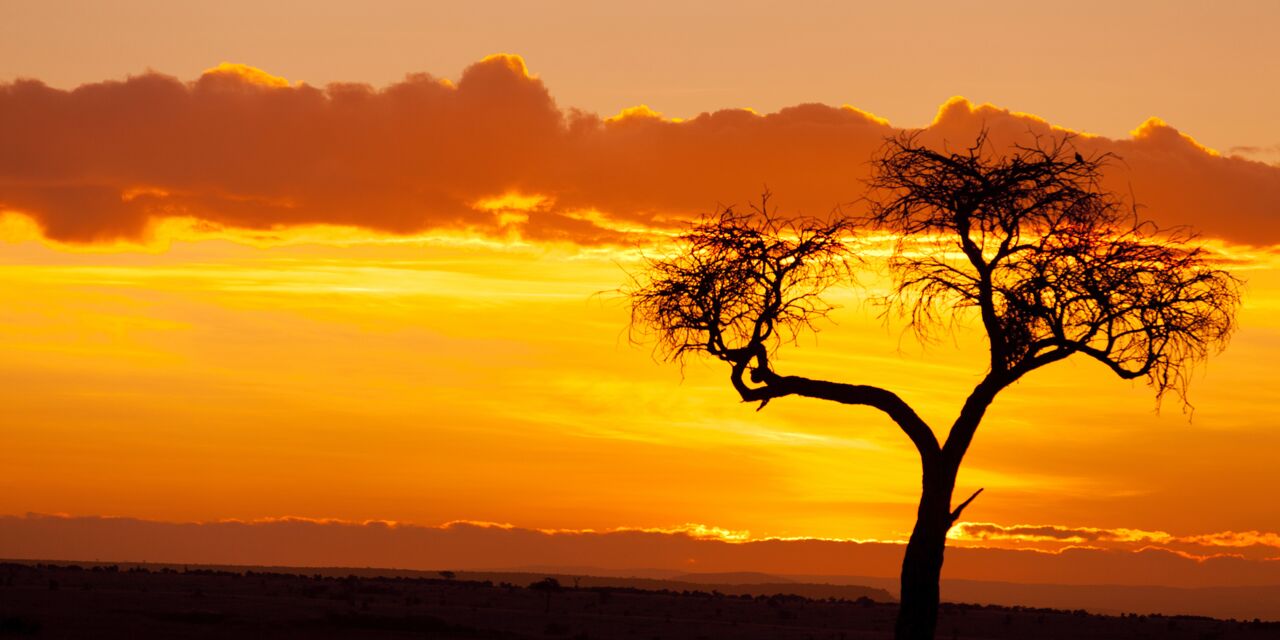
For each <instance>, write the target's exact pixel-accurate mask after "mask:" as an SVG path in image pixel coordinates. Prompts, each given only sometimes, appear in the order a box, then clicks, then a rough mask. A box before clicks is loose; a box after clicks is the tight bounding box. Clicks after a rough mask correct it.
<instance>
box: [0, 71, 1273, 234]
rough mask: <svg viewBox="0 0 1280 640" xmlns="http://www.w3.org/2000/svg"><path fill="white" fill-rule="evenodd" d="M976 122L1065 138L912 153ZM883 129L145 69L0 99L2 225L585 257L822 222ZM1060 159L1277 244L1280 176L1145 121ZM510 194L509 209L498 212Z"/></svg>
mask: <svg viewBox="0 0 1280 640" xmlns="http://www.w3.org/2000/svg"><path fill="white" fill-rule="evenodd" d="M1064 124H1070V123H1064ZM982 127H987V128H989V129H990V130H991V131H992V137H993V141H994V142H995V143H996V144H997V145H1001V144H1008V143H1010V142H1011V141H1014V140H1024V141H1025V140H1027V139H1028V136H1031V135H1035V134H1042V135H1062V133H1063V131H1062V130H1058V129H1054V128H1052V127H1051V126H1050V125H1049V124H1048V123H1046V122H1044V121H1043V120H1040V119H1038V118H1035V117H1033V116H1028V115H1024V114H1017V113H1011V112H1009V111H1005V110H1002V109H998V108H995V107H991V106H980V107H975V106H974V105H971V104H969V103H968V102H965V101H963V100H953V101H951V102H948V103H947V104H946V105H944V106H943V107H942V108H941V109H940V111H939V115H938V118H937V120H936V121H935V122H934V123H933V124H932V125H930V127H929V128H928V130H927V132H926V137H927V139H929V140H931V141H933V142H936V143H941V142H942V141H949V143H950V144H963V143H964V142H965V141H966V140H971V139H972V137H973V135H974V133H975V132H976V131H977V130H978V129H980V128H982ZM897 131H899V130H898V129H896V128H894V127H893V126H891V125H890V124H889V123H887V122H885V121H884V120H882V119H879V118H876V117H875V116H873V115H870V114H867V113H864V112H862V111H859V110H857V109H855V108H852V107H832V106H826V105H820V104H806V105H799V106H795V107H790V108H787V109H783V110H780V111H778V112H777V113H771V114H767V115H759V114H756V113H753V112H751V111H748V110H742V109H729V110H723V111H717V112H715V113H705V114H702V115H700V116H698V117H696V118H692V119H690V120H686V121H680V122H675V121H671V120H667V119H663V118H661V117H660V116H658V115H657V114H655V113H654V112H652V111H650V110H648V109H645V108H637V109H631V110H628V111H626V112H624V113H623V114H620V115H619V116H616V117H612V118H607V117H603V116H600V115H597V114H591V113H583V112H580V111H576V110H572V109H565V108H563V107H562V106H560V105H557V104H556V102H555V100H554V99H553V97H552V94H551V92H550V91H549V90H548V88H547V87H546V86H544V85H543V83H542V82H541V80H539V79H538V78H537V77H536V76H534V75H531V74H530V73H529V72H528V70H526V69H525V66H524V63H523V61H522V60H521V59H520V58H518V57H515V56H502V55H499V56H492V57H490V58H486V59H485V60H483V61H481V62H477V63H476V64H474V65H472V66H470V67H469V68H467V69H466V70H465V71H464V72H463V73H462V76H461V77H460V78H459V79H458V80H457V82H456V83H454V82H450V81H447V80H443V79H439V78H435V77H432V76H429V75H426V74H419V75H411V76H409V77H407V78H405V79H404V80H403V81H402V82H400V83H397V84H394V85H391V86H388V87H384V88H374V87H370V86H368V85H363V84H333V85H329V86H327V87H324V88H318V87H313V86H309V85H305V84H301V85H293V84H290V83H288V82H287V81H286V80H284V79H281V78H276V77H274V76H271V75H270V74H268V73H265V72H263V71H260V70H257V69H253V68H250V67H245V66H240V65H221V66H219V67H217V68H215V69H212V70H210V71H208V72H206V73H205V74H204V75H202V76H201V77H200V78H198V79H196V80H194V81H191V82H184V81H182V80H179V79H177V78H173V77H170V76H165V75H161V74H158V73H151V72H149V73H145V74H142V75H137V76H132V77H129V78H128V79H126V80H123V81H109V82H101V83H95V84H89V85H83V86H81V87H78V88H76V89H74V90H70V91H67V90H61V89H55V88H51V87H48V86H46V85H44V84H43V83H41V82H40V81H38V80H18V81H16V82H12V83H7V84H0V141H3V142H0V210H8V211H15V212H20V213H23V214H26V215H28V216H30V217H31V218H32V219H34V220H35V222H36V223H37V225H38V226H39V227H40V229H41V230H42V233H43V234H44V235H45V236H46V237H48V238H51V239H54V240H58V241H64V242H75V243H93V242H107V241H112V240H117V239H129V240H145V239H146V238H147V237H148V234H149V233H150V232H151V229H152V225H153V223H154V222H156V221H158V220H163V219H166V218H182V219H190V220H196V221H198V222H197V224H204V225H213V226H217V227H231V228H242V229H257V230H261V229H280V228H287V227H291V226H296V225H306V224H331V225H345V226H354V227H360V228H365V229H370V230H375V231H379V232H388V233H416V232H423V231H430V230H440V229H467V230H471V231H476V232H480V233H485V234H490V235H494V236H508V235H511V234H518V235H520V236H521V237H524V238H526V239H533V240H563V241H570V242H575V243H581V244H598V243H608V242H617V241H620V240H623V239H624V238H625V236H626V234H627V233H628V232H629V231H630V230H634V229H645V228H662V227H668V226H670V225H672V224H674V223H675V222H676V221H679V220H683V219H687V218H689V217H691V216H694V215H696V214H698V213H702V212H706V211H709V210H711V209H713V208H714V207H715V206H717V204H719V203H724V204H728V203H734V202H737V203H742V202H745V201H746V200H748V199H750V198H753V197H754V196H755V195H756V194H758V193H759V192H760V190H761V189H762V188H763V187H764V186H765V185H768V186H769V187H770V188H771V189H772V190H773V192H774V193H775V194H777V198H776V200H775V202H778V203H779V204H780V205H781V206H782V207H783V208H784V209H785V210H787V211H798V212H803V213H807V214H824V213H826V212H828V211H830V210H831V209H832V208H833V207H835V206H836V205H839V204H841V203H850V202H853V201H856V200H857V199H858V198H860V197H861V196H862V195H863V189H862V184H861V182H860V181H861V180H862V179H863V178H865V177H866V176H867V173H868V170H869V165H868V160H869V159H870V158H871V157H872V155H873V154H874V153H875V152H876V150H877V149H878V148H879V146H880V145H881V143H882V142H883V140H884V138H885V137H886V136H889V135H892V134H894V133H895V132H897ZM1078 146H1079V147H1080V148H1081V150H1082V151H1084V152H1085V153H1096V152H1106V151H1110V152H1114V153H1116V154H1117V155H1119V156H1120V157H1121V158H1122V159H1123V160H1122V161H1118V162H1116V163H1115V164H1114V165H1113V166H1112V168H1111V173H1110V176H1109V184H1108V185H1107V186H1108V187H1110V188H1113V189H1116V190H1118V191H1119V192H1121V193H1129V192H1130V191H1131V190H1132V193H1133V194H1134V195H1135V196H1136V198H1137V200H1138V201H1139V202H1141V203H1142V204H1144V205H1145V206H1146V207H1147V213H1148V215H1150V216H1151V217H1153V218H1154V219H1156V220H1158V221H1160V222H1162V223H1164V224H1190V225H1193V226H1195V227H1197V228H1199V229H1201V230H1202V231H1204V232H1205V233H1206V234H1208V235H1211V236H1217V237H1222V238H1225V239H1228V240H1232V241H1237V242H1243V243H1250V244H1275V243H1280V215H1278V214H1280V167H1276V166H1270V165H1267V164H1264V163H1261V162H1254V161H1250V160H1245V159H1242V158H1239V157H1224V156H1220V155H1218V154H1217V153H1215V152H1212V151H1210V150H1208V149H1205V148H1203V147H1201V146H1200V145H1198V144H1196V143H1195V142H1194V141H1193V140H1191V139H1190V138H1188V137H1186V136H1184V135H1182V134H1181V133H1179V132H1178V131H1177V130H1175V129H1173V128H1172V127H1170V126H1168V125H1165V124H1164V123H1161V122H1159V121H1158V120H1151V121H1149V122H1147V123H1146V124H1144V125H1142V126H1141V127H1139V128H1138V129H1136V130H1135V131H1134V133H1133V137H1132V138H1130V139H1125V140H1110V139H1107V138H1100V137H1081V138H1080V139H1079V140H1078ZM512 194H514V195H519V196H522V197H517V198H508V199H504V198H503V196H506V195H512Z"/></svg>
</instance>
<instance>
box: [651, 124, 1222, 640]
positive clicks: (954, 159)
mask: <svg viewBox="0 0 1280 640" xmlns="http://www.w3.org/2000/svg"><path fill="white" fill-rule="evenodd" d="M1109 159H1110V157H1109V156H1108V155H1098V156H1094V157H1091V158H1085V157H1083V156H1081V155H1080V153H1079V152H1077V151H1075V149H1074V147H1073V146H1072V145H1071V140H1070V138H1069V137H1067V138H1057V139H1038V140H1037V141H1036V142H1035V144H1033V145H1031V146H1013V147H1010V148H1008V149H1006V150H1004V151H1001V152H998V151H996V150H993V149H992V145H990V144H989V143H988V141H987V139H986V136H985V134H980V135H979V136H978V138H977V140H976V142H975V143H974V144H973V145H972V146H970V147H968V148H966V149H963V150H960V151H947V150H937V149H934V148H931V147H929V146H927V145H925V144H923V143H922V142H921V141H920V140H919V139H918V137H917V136H916V135H915V134H902V135H900V136H898V137H894V138H891V139H889V140H888V141H887V142H886V144H885V147H884V148H883V150H882V151H881V152H880V153H879V154H878V155H877V156H876V157H875V158H874V160H873V175H872V178H871V181H870V185H869V186H870V197H869V202H870V206H869V213H868V214H867V215H865V216H862V217H859V218H846V217H833V218H832V219H828V220H819V219H814V218H787V217H782V216H779V215H777V213H776V212H775V211H772V210H770V209H769V204H768V197H767V194H766V197H765V198H763V199H762V203H761V205H760V206H758V207H753V208H752V210H751V211H750V212H743V213H739V212H735V211H734V210H733V209H732V208H726V209H723V210H722V211H720V212H719V213H717V214H716V215H714V216H711V217H709V218H705V219H703V220H701V221H700V222H697V223H695V224H694V225H693V226H692V228H691V229H690V230H689V231H687V232H686V233H684V234H682V235H680V236H679V237H678V239H677V241H676V243H675V246H674V247H673V251H671V252H669V253H667V254H666V255H665V256H664V257H660V258H654V259H650V260H648V262H647V263H646V266H645V268H644V269H643V270H642V271H641V272H640V273H638V274H636V275H635V276H634V282H633V285H632V286H631V288H629V289H628V291H627V293H628V294H629V296H630V299H631V303H632V318H631V321H632V327H633V328H634V329H637V330H641V331H645V332H648V333H649V334H651V335H652V336H653V337H654V338H656V341H657V344H658V346H659V348H660V349H661V350H662V351H663V352H664V353H665V354H666V355H668V356H670V357H671V358H673V359H681V358H683V357H685V356H688V355H691V354H699V355H708V356H711V357H713V358H716V359H719V360H721V361H724V362H725V363H726V364H727V365H728V367H729V371H730V375H729V380H730V383H731V384H732V385H733V388H734V390H735V391H736V392H737V393H738V395H739V396H740V397H741V399H742V400H743V401H744V402H758V403H760V404H759V408H760V409H763V408H764V406H765V405H766V404H768V402H769V401H771V400H773V399H775V398H781V397H784V396H802V397H808V398H816V399H820V400H828V401H832V402H837V403H841V404H847V405H864V406H868V407H872V408H874V409H877V410H879V411H880V412H882V413H884V414H885V415H886V416H887V417H888V418H890V419H891V420H892V421H893V422H894V423H896V424H897V426H898V427H899V428H901V430H902V432H903V433H904V434H906V436H907V437H908V438H909V439H910V440H911V442H912V443H913V444H914V445H915V448H916V450H917V451H918V452H919V455H920V463H921V468H922V472H923V473H922V491H921V498H920V504H919V509H918V512H917V518H916V524H915V528H914V530H913V531H912V534H911V538H910V541H909V542H908V544H907V548H906V552H905V555H904V558H903V563H902V576H901V606H900V609H899V615H898V622H897V626H896V637H897V638H899V639H904V640H905V639H912V640H916V639H923V638H932V637H933V634H934V630H935V627H936V625H937V609H938V585H939V578H940V575H941V570H942V563H943V551H944V547H945V543H946V536H947V532H948V530H949V529H950V528H951V526H952V525H953V524H954V523H955V522H956V521H957V520H958V519H959V518H960V515H961V512H962V511H963V510H964V508H965V507H966V506H968V504H969V503H970V502H971V501H972V500H973V499H974V498H975V497H977V495H978V493H980V492H981V491H982V490H981V489H979V490H978V492H977V493H974V494H973V495H972V496H970V497H969V498H968V499H966V500H964V501H963V502H961V503H959V504H958V505H956V506H954V507H953V506H952V492H953V490H954V488H955V483H956V475H957V473H958V471H959V468H960V463H961V460H963V458H964V455H965V452H966V451H967V450H968V448H969V445H970V443H971V442H972V440H973V436H974V432H975V431H976V430H977V428H978V425H979V423H980V422H981V421H982V417H983V415H984V413H985V412H986V410H987V407H988V406H989V405H990V404H991V402H992V401H993V400H994V399H995V397H996V395H997V394H998V393H1000V391H1002V390H1003V389H1005V388H1007V387H1009V386H1010V385H1012V384H1013V383H1015V382H1017V381H1018V380H1019V379H1020V378H1022V377H1023V376H1025V375H1026V374H1028V373H1030V372H1031V371H1034V370H1036V369H1039V368H1040V367H1044V366H1046V365H1049V364H1052V363H1054V362H1058V361H1060V360H1063V359H1065V358H1068V357H1071V356H1075V355H1079V356H1082V357H1086V358H1092V359H1094V360H1097V361H1098V362H1101V363H1102V364H1104V365H1106V367H1108V368H1109V369H1110V370H1111V371H1112V372H1113V373H1115V374H1116V375H1118V376H1119V377H1121V378H1124V379H1138V378H1143V379H1145V380H1146V382H1147V383H1148V384H1149V385H1150V386H1151V388H1152V389H1153V390H1154V391H1155V394H1156V397H1157V401H1159V399H1160V398H1161V397H1163V396H1164V395H1165V394H1166V393H1168V392H1170V391H1172V392H1174V393H1175V394H1176V395H1177V396H1178V397H1179V398H1180V399H1181V400H1183V402H1184V403H1185V399H1186V396H1185V391H1186V384H1187V381H1188V378H1189V371H1190V369H1191V368H1192V367H1193V366H1194V365H1195V364H1197V363H1198V362H1200V361H1202V360H1203V359H1204V358H1206V357H1207V356H1208V355H1209V354H1210V353H1212V352H1215V351H1218V350H1221V349H1222V348H1223V347H1225V346H1226V342H1227V339H1228V338H1229V336H1230V334H1231V332H1232V329H1233V327H1234V318H1235V311H1236V308H1237V307H1238V305H1239V300H1240V297H1239V286H1238V281H1237V280H1236V279H1235V278H1234V277H1232V276H1231V275H1230V274H1228V273H1227V272H1225V271H1223V270H1222V269H1219V268H1217V266H1215V263H1214V260H1213V258H1212V256H1211V254H1209V253H1208V252H1207V251H1206V250H1205V249H1204V248H1203V247H1202V246H1200V245H1198V244H1196V243H1195V241H1194V236H1193V235H1192V234H1191V233H1190V232H1188V231H1186V230H1179V229H1175V230H1169V231H1162V230H1160V229H1158V228H1156V226H1155V225H1154V224H1152V223H1150V222H1144V221H1142V220H1140V219H1139V217H1138V215H1137V212H1136V208H1132V207H1126V206H1125V204H1124V202H1123V201H1122V200H1121V199H1120V198H1118V197H1117V196H1115V195H1114V194H1112V193H1109V192H1107V191H1105V190H1104V189H1102V188H1101V187H1100V184H1099V178H1100V176H1101V172H1102V169H1103V168H1104V167H1105V165H1106V164H1107V161H1108V160H1109ZM867 230H876V231H880V232H882V233H883V232H890V233H891V234H893V235H894V236H895V237H896V241H895V243H894V245H895V248H894V251H893V252H892V255H891V257H890V258H889V259H888V262H887V264H888V268H889V270H890V273H891V276H892V288H891V293H890V295H889V296H887V297H886V298H885V299H884V300H883V302H884V303H885V304H886V305H887V306H886V310H887V311H892V310H896V311H897V312H899V313H898V314H894V315H895V316H898V315H899V314H900V317H903V318H905V319H906V321H907V323H908V324H910V325H911V327H913V328H914V329H915V330H916V331H917V332H918V333H920V334H922V335H926V336H928V335H932V334H934V333H935V332H936V331H939V330H942V329H944V328H947V327H951V326H953V325H954V323H953V322H950V321H951V320H956V319H959V316H960V315H962V314H966V313H971V314H975V315H976V316H977V317H978V318H980V319H981V326H982V328H983V330H984V332H985V334H986V338H987V342H988V346H989V347H990V361H989V362H988V363H987V369H986V375H985V376H984V377H983V378H982V380H981V382H979V383H978V384H977V386H976V387H975V388H974V389H973V391H972V393H971V394H970V395H969V397H968V399H967V400H966V401H965V402H964V405H963V406H962V407H961V408H960V411H959V415H958V416H957V417H956V419H955V421H954V422H953V424H952V425H951V429H950V431H949V432H948V435H947V438H946V440H945V441H941V442H940V441H939V438H938V436H937V435H936V433H935V432H934V430H933V429H932V428H931V427H930V426H929V425H928V424H927V423H926V422H925V421H924V420H923V419H921V417H920V416H919V415H918V414H917V413H916V412H915V410H914V409H912V407H911V406H910V405H909V404H908V403H907V402H906V401H905V400H903V399H902V398H901V397H900V396H898V395H897V394H895V393H894V392H892V391H890V390H888V389H884V388H881V387H878V386H872V385H867V384H851V383H846V382H837V381H829V380H819V379H814V378H806V377H801V376H795V375H784V374H782V373H779V372H778V371H777V370H776V368H775V366H774V365H773V363H772V361H771V357H772V356H774V354H775V353H776V350H777V349H778V348H779V347H780V346H781V345H784V344H787V343H789V342H793V341H794V340H795V338H796V337H797V336H798V335H800V333H802V332H803V331H806V330H816V328H817V327H816V326H815V323H816V322H818V321H819V320H821V319H822V318H824V317H825V316H826V315H827V314H828V313H829V312H830V311H831V308H832V307H831V306H830V305H829V304H828V303H827V302H825V301H824V300H823V297H822V294H823V293H824V291H826V290H827V289H828V288H829V287H831V286H832V285H835V284H838V283H842V282H849V281H851V280H852V277H853V276H854V275H856V274H857V272H858V270H860V269H862V268H865V267H866V265H867V263H866V261H864V260H863V259H861V257H860V255H859V254H860V252H859V251H858V249H857V247H858V246H859V240H858V237H859V236H858V233H859V232H861V231H867Z"/></svg>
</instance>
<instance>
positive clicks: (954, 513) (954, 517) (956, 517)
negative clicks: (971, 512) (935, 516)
mask: <svg viewBox="0 0 1280 640" xmlns="http://www.w3.org/2000/svg"><path fill="white" fill-rule="evenodd" d="M979 493H982V489H978V490H977V491H974V492H973V495H971V496H969V499H968V500H965V501H964V502H961V503H960V506H958V507H956V509H955V511H952V512H951V523H952V524H955V522H956V520H959V519H960V512H962V511H964V508H965V507H967V506H969V503H970V502H973V499H974V498H976V497H978V494H979Z"/></svg>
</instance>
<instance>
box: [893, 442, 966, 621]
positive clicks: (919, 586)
mask: <svg viewBox="0 0 1280 640" xmlns="http://www.w3.org/2000/svg"><path fill="white" fill-rule="evenodd" d="M948 467H949V465H946V464H944V463H941V462H932V463H929V462H926V463H925V470H924V483H923V484H924V487H923V491H922V492H921V495H920V509H919V511H918V512H917V515H916V527H915V530H913V531H912V532H911V541H910V542H908V543H907V552H906V554H905V556H904V557H903V559H902V581H901V605H900V606H899V609H898V622H897V625H896V627H895V629H894V638H896V640H933V637H934V630H935V629H936V628H937V626H938V583H939V580H940V579H941V577H942V554H943V551H944V550H945V548H946V543H947V531H948V530H950V529H951V492H952V489H954V488H955V484H956V469H955V468H948Z"/></svg>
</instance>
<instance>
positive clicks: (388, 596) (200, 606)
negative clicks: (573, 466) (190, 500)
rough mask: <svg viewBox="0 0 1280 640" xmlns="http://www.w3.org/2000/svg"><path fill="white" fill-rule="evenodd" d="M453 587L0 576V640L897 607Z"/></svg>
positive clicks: (740, 631)
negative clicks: (0, 637) (2, 639)
mask: <svg viewBox="0 0 1280 640" xmlns="http://www.w3.org/2000/svg"><path fill="white" fill-rule="evenodd" d="M543 586H545V587H548V588H539V586H537V585H535V586H532V587H521V586H514V585H508V584H505V583H499V584H493V583H492V582H475V581H466V580H461V579H455V580H445V579H438V580H436V579H427V578H403V577H401V578H386V577H356V576H349V577H333V576H327V577H326V576H321V575H313V576H307V575H294V574H285V573H264V572H254V571H246V572H231V571H214V570H207V569H199V570H186V571H184V570H182V569H162V570H150V569H144V568H130V569H119V568H116V567H112V566H98V567H91V568H83V567H79V566H66V565H50V564H34V565H32V564H17V563H5V564H0V636H3V637H13V636H16V637H38V638H103V639H111V638H237V639H244V638H437V639H453V638H511V639H515V638H597V639H604V638H625V639H632V638H635V639H642V640H648V639H652V638H663V639H665V638H672V639H686V638H687V639H690V640H692V639H698V638H707V639H720V638H725V639H735V638H741V639H757V638H759V639H766V638H767V639H770V640H785V639H791V638H795V639H806V640H807V639H815V640H816V639H832V640H835V639H844V640H853V639H863V638H889V637H890V636H891V630H892V627H893V617H894V614H895V613H896V610H897V607H896V605H894V604H891V603H877V602H874V601H872V600H869V599H866V598H862V599H859V600H854V601H850V600H839V599H826V600H817V599H808V598H802V597H798V596H785V595H775V596H770V597H766V596H754V597H753V596H729V595H722V594H719V593H717V592H714V591H713V592H699V591H684V592H675V591H670V590H667V591H645V590H639V589H627V588H604V587H591V588H587V587H583V588H579V589H575V588H573V587H572V585H565V586H561V587H559V588H557V587H556V586H555V585H554V584H548V585H543ZM938 629H939V633H938V637H939V638H942V639H944V640H945V639H946V638H967V639H978V638H982V639H997V638H999V639H1004V638H1045V639H1056V638H1064V639H1065V638H1072V639H1075V638H1096V639H1108V638H1115V639H1122V638H1123V639H1138V638H1175V639H1180V638H1187V639H1194V640H1208V639H1217V640H1228V639H1237V638H1239V639H1246V638H1247V639H1254V638H1257V639H1259V640H1261V639H1263V638H1267V639H1272V640H1274V639H1276V638H1280V623H1274V622H1273V623H1266V622H1263V623H1259V622H1237V621H1223V620H1213V619H1209V618H1196V617H1185V616H1179V617H1164V616H1121V617H1115V616H1097V615H1089V614H1086V613H1084V612H1082V611H1081V612H1071V611H1056V610H1051V609H1028V608H1005V607H994V606H979V605H944V607H943V610H942V613H941V621H940V624H939V627H938Z"/></svg>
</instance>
